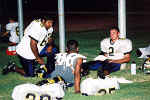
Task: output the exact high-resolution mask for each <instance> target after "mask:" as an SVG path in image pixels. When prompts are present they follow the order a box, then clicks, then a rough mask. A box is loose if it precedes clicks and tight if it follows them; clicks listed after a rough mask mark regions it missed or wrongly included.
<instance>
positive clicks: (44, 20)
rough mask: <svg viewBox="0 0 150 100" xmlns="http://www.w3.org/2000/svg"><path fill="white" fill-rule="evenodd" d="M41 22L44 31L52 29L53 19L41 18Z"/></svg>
mask: <svg viewBox="0 0 150 100" xmlns="http://www.w3.org/2000/svg"><path fill="white" fill-rule="evenodd" d="M41 21H42V23H43V24H44V26H45V28H46V29H49V28H50V27H52V26H53V22H54V20H53V18H50V17H42V18H41Z"/></svg>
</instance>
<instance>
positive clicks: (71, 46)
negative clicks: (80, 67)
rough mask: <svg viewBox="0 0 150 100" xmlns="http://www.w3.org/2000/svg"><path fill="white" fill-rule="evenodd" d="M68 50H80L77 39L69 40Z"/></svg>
mask: <svg viewBox="0 0 150 100" xmlns="http://www.w3.org/2000/svg"><path fill="white" fill-rule="evenodd" d="M67 52H78V42H77V41H76V40H69V41H67Z"/></svg>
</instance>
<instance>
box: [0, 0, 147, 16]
mask: <svg viewBox="0 0 150 100" xmlns="http://www.w3.org/2000/svg"><path fill="white" fill-rule="evenodd" d="M22 1H23V7H24V8H23V10H24V11H25V12H26V13H29V12H36V11H48V12H57V2H58V0H22ZM117 1H118V0H64V2H65V11H66V12H73V11H76V12H77V11H79V12H81V11H90V12H93V11H94V12H95V11H96V12H108V11H117ZM149 4H150V0H126V6H127V12H149V10H150V6H149ZM0 10H1V13H0V15H1V16H6V15H10V13H17V0H0Z"/></svg>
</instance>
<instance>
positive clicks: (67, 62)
mask: <svg viewBox="0 0 150 100" xmlns="http://www.w3.org/2000/svg"><path fill="white" fill-rule="evenodd" d="M78 58H82V59H83V62H84V61H85V60H86V57H85V56H83V55H81V54H77V53H70V54H67V53H58V54H56V57H55V59H56V62H55V65H56V66H57V65H61V66H63V67H64V68H66V67H70V68H71V69H72V70H74V68H75V65H76V60H77V59H78Z"/></svg>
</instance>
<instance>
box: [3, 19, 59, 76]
mask: <svg viewBox="0 0 150 100" xmlns="http://www.w3.org/2000/svg"><path fill="white" fill-rule="evenodd" d="M52 26H53V19H52V18H48V17H43V18H41V19H37V20H34V21H32V22H31V23H30V24H29V26H28V27H27V28H26V29H25V32H24V36H23V38H22V40H21V42H20V43H19V44H18V46H17V49H16V52H17V54H18V57H19V59H20V63H21V65H22V66H23V70H22V69H19V68H18V67H16V66H15V64H14V63H10V64H9V65H8V66H7V67H6V68H4V69H3V73H4V74H6V73H8V72H9V71H10V70H13V71H16V72H19V73H21V74H22V75H24V76H26V77H33V76H34V68H35V64H36V62H38V63H39V64H45V63H44V60H43V59H42V57H43V56H47V58H48V60H47V64H46V68H47V72H48V73H51V72H52V71H53V70H54V68H55V66H54V65H55V64H54V62H55V61H54V57H55V53H56V52H57V51H58V50H57V49H56V47H55V45H54V42H53V39H52V37H51V36H52V32H53V27H52Z"/></svg>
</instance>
